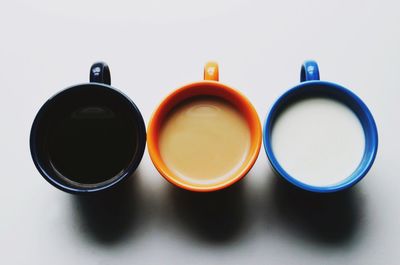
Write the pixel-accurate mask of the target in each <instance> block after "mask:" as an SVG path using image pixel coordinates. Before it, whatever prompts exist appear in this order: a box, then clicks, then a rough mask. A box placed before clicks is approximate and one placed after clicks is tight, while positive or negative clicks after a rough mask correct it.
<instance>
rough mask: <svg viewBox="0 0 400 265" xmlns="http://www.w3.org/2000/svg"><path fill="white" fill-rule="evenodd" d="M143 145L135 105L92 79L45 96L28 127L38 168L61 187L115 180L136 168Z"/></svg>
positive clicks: (81, 187)
mask: <svg viewBox="0 0 400 265" xmlns="http://www.w3.org/2000/svg"><path fill="white" fill-rule="evenodd" d="M144 145H145V130H144V123H143V119H142V118H141V115H140V113H139V111H138V110H137V108H136V107H135V105H134V104H133V103H132V102H131V101H130V100H129V99H128V98H127V97H125V96H124V95H122V94H121V93H120V92H118V91H116V90H115V89H113V88H111V87H110V86H107V85H103V84H97V83H96V84H92V83H89V84H83V85H77V86H73V87H71V88H68V89H66V90H64V91H62V92H60V93H58V94H57V95H55V96H54V97H52V98H51V99H49V100H48V101H47V102H46V103H45V104H44V105H43V107H42V108H41V110H40V111H39V113H38V115H37V117H36V119H35V121H34V124H33V126H32V132H31V151H32V156H33V158H34V161H35V164H36V166H37V167H38V169H39V171H40V173H42V175H43V176H44V177H45V178H46V179H47V180H48V181H50V182H51V183H52V184H54V185H56V186H57V187H59V188H61V189H65V190H67V191H91V190H96V189H102V188H105V187H108V186H110V185H111V184H113V183H115V182H117V181H118V180H121V179H122V178H124V177H125V176H126V175H127V174H129V173H131V172H132V171H133V170H134V169H135V168H136V167H137V164H138V163H139V161H140V159H141V156H142V155H143V151H144Z"/></svg>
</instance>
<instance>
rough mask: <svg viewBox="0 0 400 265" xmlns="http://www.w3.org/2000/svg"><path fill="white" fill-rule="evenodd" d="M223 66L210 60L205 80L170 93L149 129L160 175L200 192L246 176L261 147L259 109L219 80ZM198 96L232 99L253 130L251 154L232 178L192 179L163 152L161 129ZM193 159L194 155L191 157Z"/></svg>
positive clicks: (153, 154) (148, 133) (230, 100)
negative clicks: (179, 171)
mask: <svg viewBox="0 0 400 265" xmlns="http://www.w3.org/2000/svg"><path fill="white" fill-rule="evenodd" d="M218 79H219V69H218V64H217V63H215V62H208V63H207V64H206V65H205V67H204V81H199V82H194V83H190V84H187V85H185V86H183V87H181V88H178V89H177V90H175V91H173V92H172V93H171V94H169V95H168V96H167V97H166V98H165V99H164V100H163V101H162V102H161V104H160V105H159V106H158V108H157V109H156V111H155V112H154V113H153V116H152V117H151V120H150V123H149V126H148V130H147V137H148V138H147V146H148V150H149V154H150V157H151V160H152V162H153V164H154V166H155V167H156V168H157V170H158V171H159V172H160V174H161V175H162V176H163V177H164V178H165V179H166V180H168V181H169V182H171V183H172V184H174V185H176V186H178V187H181V188H183V189H186V190H190V191H196V192H211V191H216V190H220V189H223V188H226V187H228V186H230V185H232V184H234V183H236V182H237V181H239V180H240V179H242V178H243V177H244V176H245V175H246V174H247V173H248V172H249V170H250V169H251V168H252V166H253V165H254V163H255V161H256V159H257V157H258V154H259V151H260V146H261V139H262V131H261V124H260V120H259V118H258V115H257V112H256V110H255V108H254V107H253V105H252V104H251V103H250V101H249V100H248V99H247V98H246V97H245V96H244V95H243V94H242V93H240V92H239V91H237V90H235V89H233V88H231V87H229V86H227V85H224V84H221V83H220V82H218ZM197 96H212V97H217V98H219V99H222V100H224V101H226V102H229V103H230V105H232V106H234V107H235V108H236V109H237V110H238V111H239V112H240V113H241V115H243V117H244V118H245V120H246V121H247V125H248V128H249V131H250V137H251V139H250V147H249V150H248V152H247V156H246V157H245V159H244V160H243V162H242V163H241V165H238V166H237V167H235V168H237V170H235V171H234V172H233V173H232V174H231V175H230V176H229V177H227V178H224V180H222V181H220V182H217V183H212V184H199V183H195V182H191V181H190V180H188V179H186V178H182V177H180V176H178V175H177V174H175V173H174V172H173V170H172V169H171V168H170V167H168V166H167V164H166V163H165V161H164V160H163V157H162V155H161V152H160V148H159V138H160V131H161V127H162V126H163V123H164V122H165V119H166V117H167V115H168V114H169V113H170V111H171V110H172V109H173V108H174V107H175V106H177V105H178V104H179V103H182V102H183V101H185V100H188V99H189V98H191V99H192V98H194V97H197ZM188 159H190V158H188Z"/></svg>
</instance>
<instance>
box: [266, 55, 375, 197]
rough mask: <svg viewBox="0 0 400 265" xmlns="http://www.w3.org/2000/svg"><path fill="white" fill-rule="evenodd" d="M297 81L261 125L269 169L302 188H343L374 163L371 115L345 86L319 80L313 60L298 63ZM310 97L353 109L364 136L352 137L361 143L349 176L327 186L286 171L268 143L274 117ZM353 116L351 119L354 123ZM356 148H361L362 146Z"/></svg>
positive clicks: (334, 190) (333, 189)
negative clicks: (313, 182) (307, 181)
mask: <svg viewBox="0 0 400 265" xmlns="http://www.w3.org/2000/svg"><path fill="white" fill-rule="evenodd" d="M300 81H301V83H300V84H299V85H297V86H295V87H293V88H291V89H289V90H288V91H287V92H285V93H284V94H283V95H282V96H280V97H279V98H278V99H277V100H276V102H275V103H274V104H273V105H272V108H271V110H270V112H269V113H268V115H267V118H266V121H265V124H264V134H263V140H264V148H265V151H266V153H267V156H268V159H269V161H270V163H271V165H272V168H273V170H274V171H275V172H276V173H277V174H278V175H279V176H281V177H282V178H283V179H285V180H286V181H288V182H289V183H291V184H293V185H295V186H297V187H299V188H301V189H303V190H307V191H311V192H317V193H328V192H336V191H340V190H344V189H347V188H349V187H351V186H353V185H355V184H356V183H357V182H359V181H360V180H361V179H362V178H363V177H364V176H365V175H366V174H367V173H368V171H369V169H370V168H371V166H372V164H373V163H374V160H375V156H376V153H377V149H378V133H377V128H376V124H375V121H374V118H373V117H372V114H371V112H370V111H369V109H368V108H367V106H366V105H365V104H364V102H363V101H362V100H361V99H360V98H359V97H358V96H357V95H355V94H354V93H353V92H351V91H350V90H349V89H347V88H345V87H343V86H341V85H338V84H335V83H331V82H326V81H320V80H319V70H318V65H317V63H316V62H315V61H306V62H305V63H304V64H303V65H302V67H301V74H300ZM313 98H314V99H315V98H324V99H329V100H333V101H335V102H338V103H340V104H341V105H343V106H344V108H348V109H350V110H351V111H350V113H351V112H353V113H354V114H355V116H356V118H358V120H359V123H360V124H361V126H360V127H362V129H360V132H361V133H360V134H361V135H363V136H364V140H363V139H356V140H360V142H361V143H364V145H363V148H364V150H363V152H361V153H360V157H361V159H360V160H358V161H360V162H359V163H358V166H355V168H354V169H353V168H352V169H351V170H353V171H352V173H351V174H350V175H348V176H344V177H343V178H342V179H341V180H340V181H337V182H335V183H331V184H329V185H314V184H310V183H306V182H304V181H303V180H301V179H300V178H299V176H298V175H296V174H295V173H288V171H289V170H288V168H287V167H284V166H283V165H282V163H281V161H279V159H278V158H277V155H276V150H275V149H274V146H273V144H272V132H273V130H274V127H275V126H276V123H277V120H278V118H279V117H281V116H282V115H283V114H284V113H285V112H286V113H287V110H288V109H289V107H291V106H294V105H295V104H297V103H299V102H301V101H302V102H303V103H304V102H306V101H304V100H308V99H313ZM348 109H347V110H348ZM351 115H352V114H351ZM353 116H354V115H353ZM322 118H323V119H325V120H327V121H328V122H329V123H333V122H334V121H333V117H322ZM356 118H355V119H354V120H355V121H356V123H357V119H356ZM314 125H316V126H315V128H318V126H319V125H318V124H314ZM296 133H297V132H296ZM342 133H344V134H349V133H352V132H351V131H342ZM295 140H296V141H303V140H304V139H303V138H302V137H300V136H298V139H295ZM351 144H352V143H350V145H351ZM325 147H326V146H325ZM287 148H288V149H289V150H290V148H291V147H290V146H289V147H287ZM319 148H324V146H319ZM335 148H337V147H335ZM351 148H352V147H351ZM339 149H340V147H339ZM321 150H323V149H321ZM360 150H361V151H362V149H360ZM304 151H306V150H304ZM356 162H357V161H356ZM299 163H306V161H299ZM307 163H309V165H310V166H311V167H312V166H315V164H313V163H314V161H307ZM355 165H357V164H355ZM350 172H351V171H350ZM325 173H327V172H325ZM321 177H322V178H323V177H324V175H321Z"/></svg>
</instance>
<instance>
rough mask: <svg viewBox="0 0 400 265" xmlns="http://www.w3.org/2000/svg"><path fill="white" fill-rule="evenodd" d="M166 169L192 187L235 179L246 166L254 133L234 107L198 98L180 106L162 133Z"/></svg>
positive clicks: (214, 99) (166, 121)
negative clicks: (237, 173) (243, 166)
mask: <svg viewBox="0 0 400 265" xmlns="http://www.w3.org/2000/svg"><path fill="white" fill-rule="evenodd" d="M159 145H160V152H161V156H162V159H163V160H164V162H165V163H166V165H167V166H168V167H169V168H170V169H171V170H172V171H173V172H174V173H175V174H176V175H177V176H179V177H180V178H181V179H182V180H184V181H186V182H190V183H192V184H205V185H206V184H216V183H219V182H223V181H225V180H227V179H229V178H231V177H232V174H233V173H235V172H236V171H237V170H238V169H239V168H240V167H241V166H242V164H243V163H244V162H245V160H246V158H247V155H248V153H249V148H250V130H249V127H248V124H247V121H246V120H245V118H244V117H243V116H242V115H241V114H240V113H239V112H238V111H237V110H236V108H235V107H234V106H232V105H231V104H229V103H227V102H225V101H223V100H220V99H218V98H215V97H196V98H194V99H191V100H186V101H185V102H184V103H182V104H180V105H178V106H176V107H175V108H174V109H173V110H172V111H171V113H170V114H169V115H168V116H167V118H166V120H165V121H164V124H163V126H162V128H161V132H160V139H159Z"/></svg>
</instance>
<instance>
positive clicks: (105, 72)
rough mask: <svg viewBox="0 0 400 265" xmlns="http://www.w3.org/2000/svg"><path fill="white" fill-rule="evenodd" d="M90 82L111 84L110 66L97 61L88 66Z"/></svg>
mask: <svg viewBox="0 0 400 265" xmlns="http://www.w3.org/2000/svg"><path fill="white" fill-rule="evenodd" d="M90 82H94V83H103V84H106V85H111V74H110V68H109V67H108V65H107V64H106V63H103V62H97V63H94V64H93V65H92V67H90Z"/></svg>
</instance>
